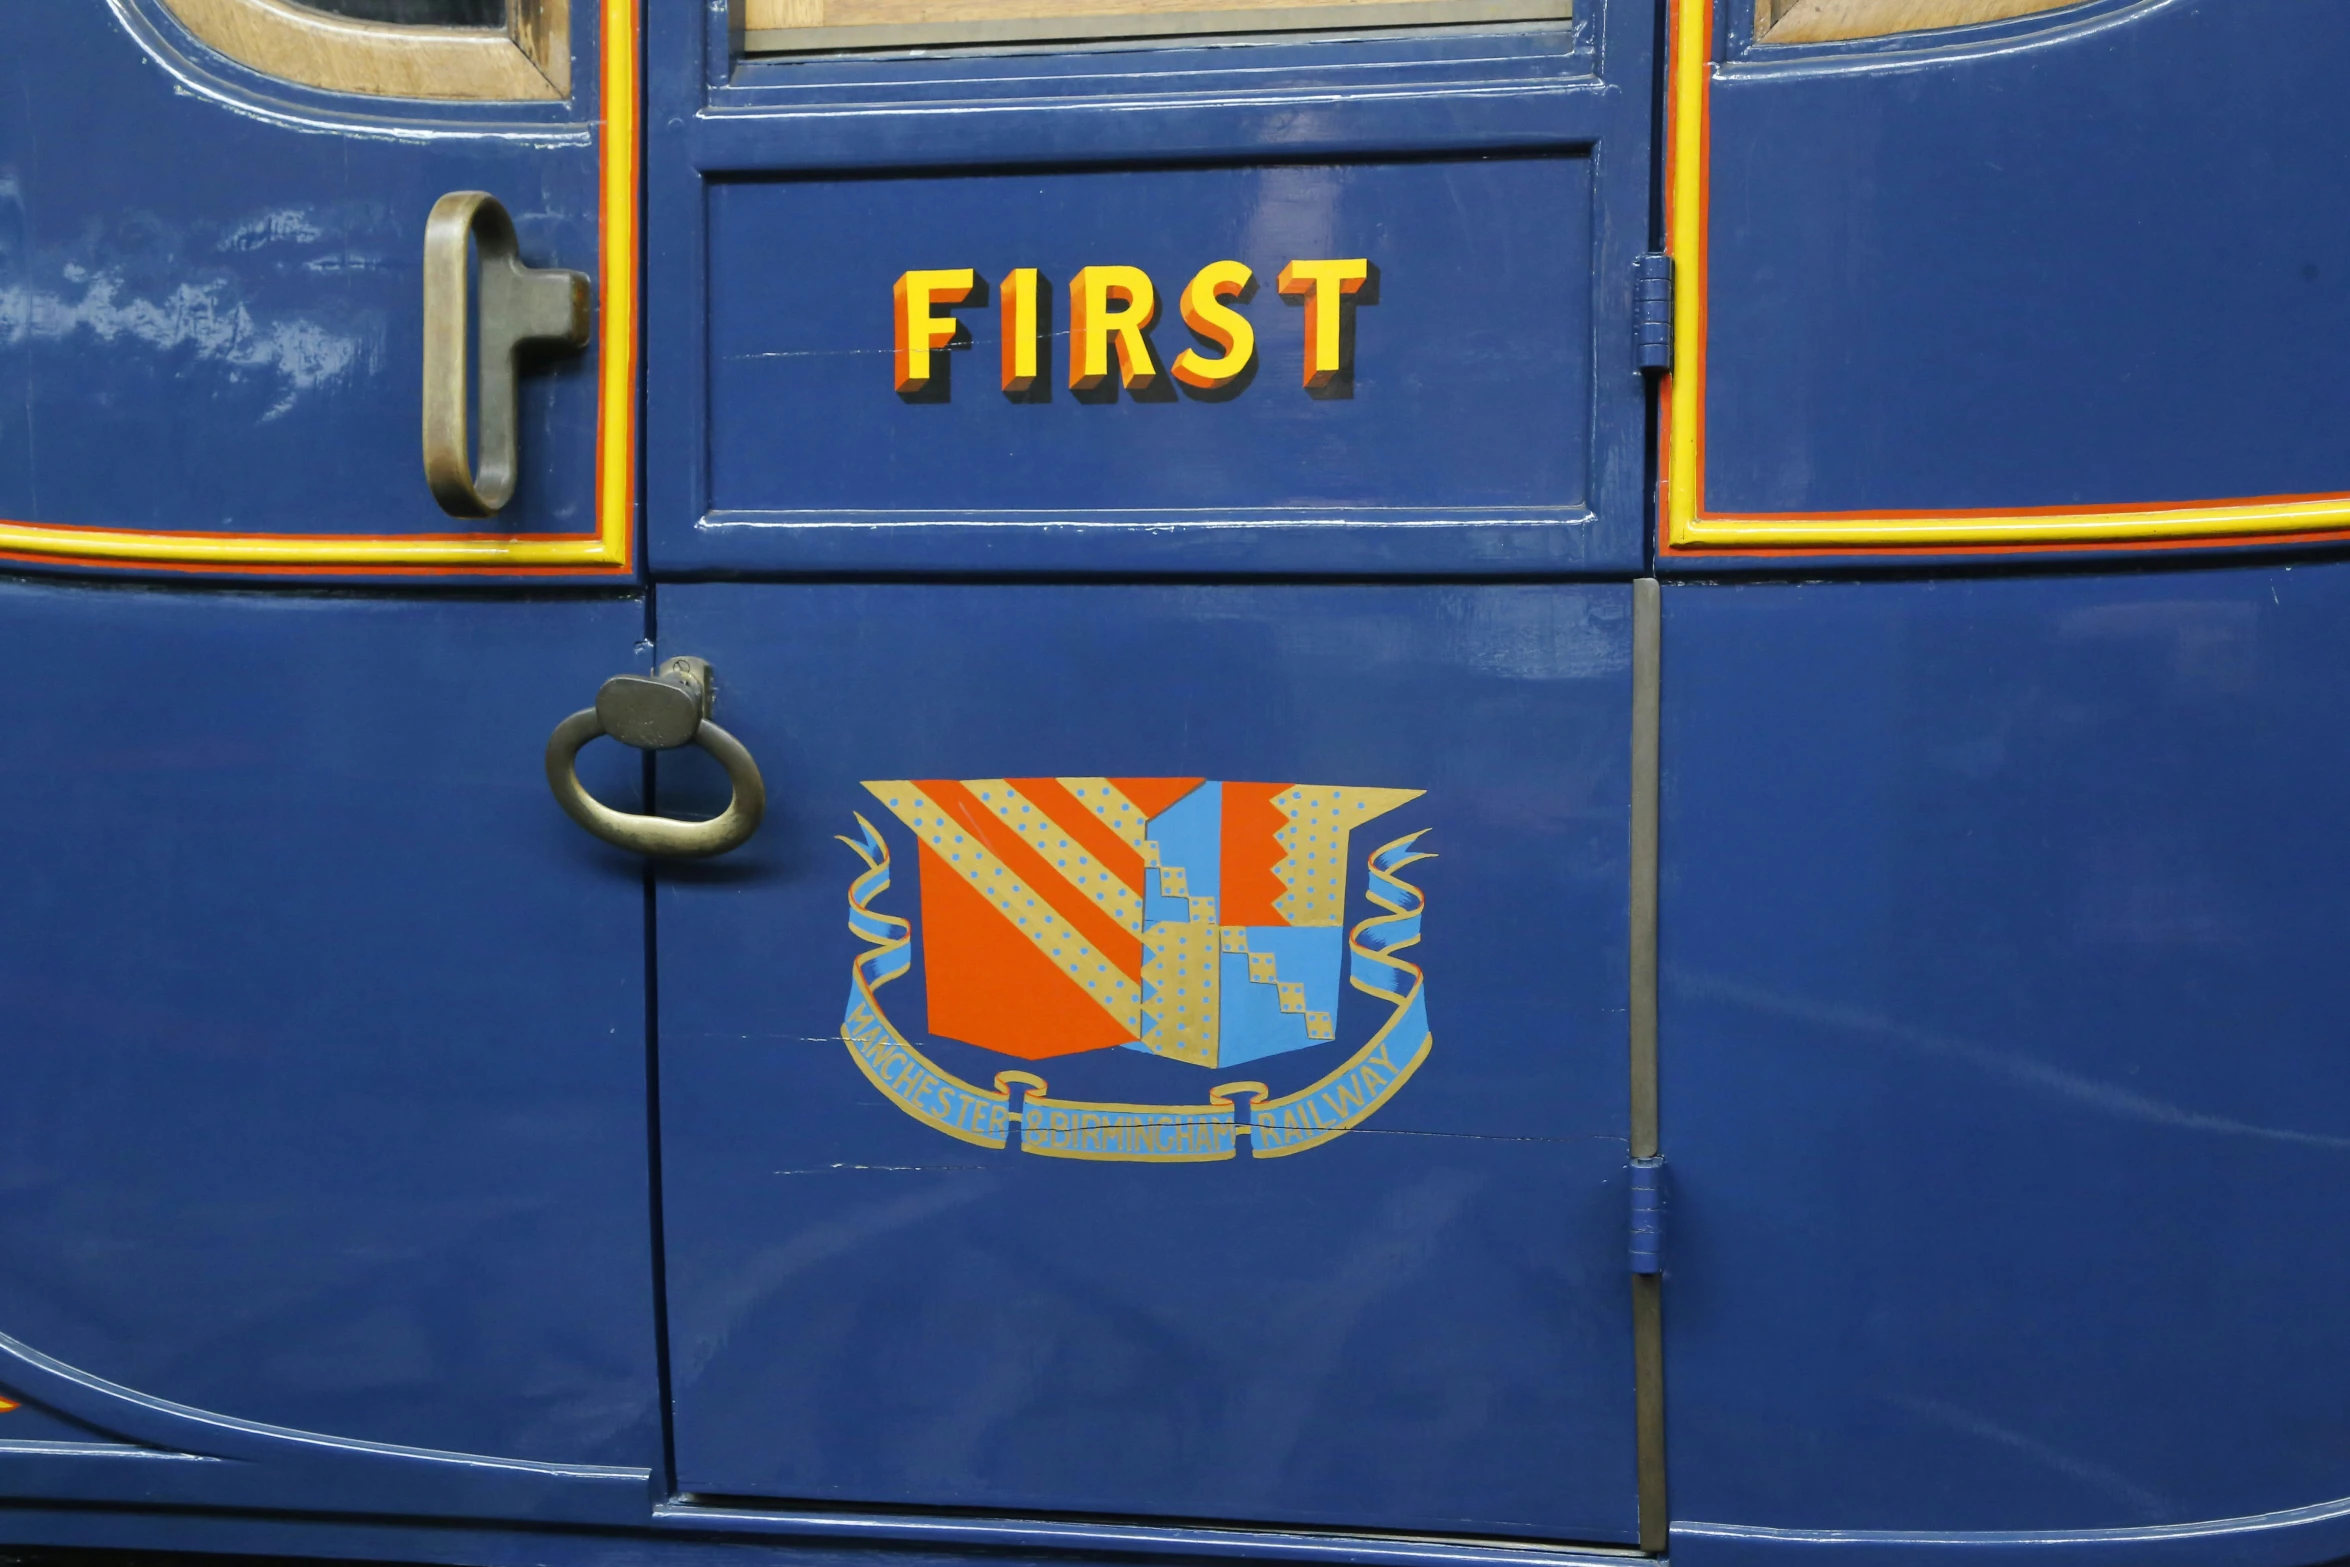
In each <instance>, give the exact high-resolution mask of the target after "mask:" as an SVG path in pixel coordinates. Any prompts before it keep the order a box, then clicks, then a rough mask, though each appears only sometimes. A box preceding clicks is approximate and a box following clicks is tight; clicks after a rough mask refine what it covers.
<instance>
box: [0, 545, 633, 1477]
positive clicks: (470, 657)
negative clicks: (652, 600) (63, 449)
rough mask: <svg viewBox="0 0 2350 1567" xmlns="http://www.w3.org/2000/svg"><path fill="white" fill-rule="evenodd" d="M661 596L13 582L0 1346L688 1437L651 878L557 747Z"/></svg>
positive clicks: (590, 1442) (613, 1454)
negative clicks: (663, 1361)
mask: <svg viewBox="0 0 2350 1567" xmlns="http://www.w3.org/2000/svg"><path fill="white" fill-rule="evenodd" d="M641 620H642V606H641V604H638V603H636V602H632V601H627V600H617V599H615V600H589V601H580V602H573V603H537V604H529V603H510V604H483V603H479V602H464V601H460V602H451V603H434V602H429V601H422V600H406V601H401V600H353V599H329V598H309V597H293V596H255V595H227V596H222V595H215V594H209V593H185V592H152V591H141V590H120V589H117V590H103V589H90V588H86V587H74V586H49V587H27V586H16V587H8V588H0V624H5V625H6V626H7V628H8V631H9V635H10V637H11V639H12V640H13V641H14V642H15V643H16V645H17V646H18V647H20V648H21V649H23V650H25V651H26V653H27V654H28V655H30V656H31V657H32V658H33V659H34V660H35V667H37V668H38V670H40V671H41V674H40V676H39V678H35V679H28V680H26V681H24V682H22V683H20V687H19V690H18V692H17V694H16V696H15V698H14V699H13V701H12V703H11V709H10V730H9V733H10V740H9V744H8V747H7V750H6V753H5V760H4V761H0V864H4V865H5V866H6V867H7V872H6V885H7V889H8V891H7V895H6V896H5V897H0V1039H4V1040H6V1042H7V1044H6V1051H5V1054H6V1058H7V1061H8V1068H9V1069H8V1087H7V1092H6V1093H5V1094H4V1095H0V1118H4V1121H5V1132H4V1133H0V1172H5V1173H4V1174H0V1253H4V1254H5V1256H6V1258H7V1266H6V1267H5V1268H0V1332H5V1333H6V1334H7V1335H8V1336H9V1337H10V1338H12V1339H14V1340H16V1341H19V1342H20V1343H22V1344H25V1345H29V1346H30V1347H31V1348H32V1349H34V1350H37V1351H39V1352H41V1353H43V1354H46V1355H50V1356H55V1357H56V1358H57V1359H59V1360H61V1361H63V1362H66V1363H67V1364H68V1365H69V1366H71V1367H73V1368H75V1369H77V1370H79V1371H81V1372H85V1373H89V1374H91V1375H94V1376H98V1377H102V1378H105V1379H107V1380H109V1381H111V1382H115V1383H119V1384H124V1385H127V1386H128V1387H130V1388H132V1389H135V1390H136V1391H137V1392H138V1393H139V1394H142V1395H147V1396H149V1397H152V1398H160V1399H168V1400H171V1401H174V1402H176V1403H179V1404H184V1405H192V1406H195V1407H196V1408H197V1409H202V1410H209V1411H215V1412H218V1413H220V1414H223V1415H227V1416H232V1417H239V1418H242V1419H244V1420H249V1421H259V1422H264V1423H268V1424H272V1425H279V1426H290V1427H296V1428H300V1429H303V1430H308V1431H315V1432H321V1433H326V1434H327V1435H329V1436H330V1437H336V1438H352V1439H359V1440H366V1441H374V1442H387V1443H398V1444H404V1445H408V1446H413V1447H423V1448H434V1449H452V1450H456V1451H460V1452H468V1453H481V1454H490V1455H495V1456H498V1457H504V1458H520V1459H530V1460H544V1461H555V1462H562V1463H572V1464H577V1463H582V1462H585V1463H600V1464H619V1465H633V1466H636V1467H638V1468H639V1469H642V1468H644V1467H647V1466H649V1465H651V1464H652V1463H654V1462H655V1461H656V1460H657V1459H658V1457H659V1454H660V1439H661V1433H660V1423H659V1412H658V1409H657V1406H656V1400H655V1392H656V1384H655V1380H654V1334H653V1327H652V1297H651V1285H652V1261H653V1259H652V1249H651V1240H650V1236H649V1234H648V1225H649V1211H648V1205H647V1203H646V1201H645V1196H644V1192H645V1183H646V1180H647V1177H648V1171H647V1166H646V1155H645V1119H646V1109H645V1097H644V1096H645V1078H644V1063H643V1054H642V1039H643V1032H642V1031H643V1015H644V990H643V983H642V978H641V975H642V968H643V940H644V931H643V915H642V896H641V882H640V875H639V872H638V868H637V867H636V866H635V865H634V864H633V863H631V862H630V861H629V860H628V859H626V858H625V857H623V856H621V855H619V854H618V853H616V852H614V851H610V850H607V849H605V848H603V847H602V846H601V845H599V844H596V843H594V842H593V841H591V840H589V839H587V838H586V837H584V836H583V835H581V834H579V833H578V832H577V831H575V830H574V829H572V828H571V827H570V825H569V824H568V823H567V822H565V821H564V820H563V819H562V818H561V817H560V816H552V817H550V816H549V815H548V814H547V810H546V806H547V801H546V799H545V796H544V792H543V791H544V788H545V785H544V782H543V781H542V780H541V779H540V778H539V777H538V769H537V762H538V754H537V753H538V749H539V746H540V745H541V744H542V743H543V742H542V741H541V739H540V737H539V732H540V731H541V730H542V729H544V728H545V727H546V726H547V724H548V722H549V721H550V719H551V718H552V717H559V716H560V715H561V713H562V712H563V711H564V710H566V708H567V707H568V706H569V705H570V704H571V703H573V702H574V701H576V699H577V693H578V692H580V691H582V690H591V691H592V690H593V689H594V685H595V682H596V680H597V679H598V678H600V677H601V675H602V674H603V673H604V672H606V671H607V670H608V669H610V668H614V667H619V666H620V665H621V664H622V663H623V662H624V661H625V660H626V659H627V658H628V657H629V648H630V644H631V643H632V642H633V641H634V640H635V638H636V636H637V633H638V629H639V627H640V625H641ZM486 669H494V670H495V671H496V678H495V679H486V678H484V671H485V670H486ZM606 749H616V748H609V747H607V748H606ZM591 759H593V760H602V759H597V758H591ZM612 760H614V761H618V762H619V765H618V766H604V767H601V768H599V772H598V775H599V783H600V786H601V787H603V788H604V789H606V790H607V791H608V792H610V793H611V794H612V795H613V796H614V797H615V798H623V797H625V796H626V795H627V794H628V793H629V792H630V791H629V786H630V784H631V783H632V782H633V774H634V772H635V769H634V768H633V767H631V766H628V765H627V764H626V762H625V760H624V759H621V758H614V759H612ZM0 1389H4V1390H6V1391H7V1392H9V1393H11V1394H13V1395H14V1396H16V1397H19V1398H29V1399H33V1400H35V1401H37V1402H42V1403H49V1404H52V1406H53V1407H54V1400H53V1399H52V1398H51V1397H50V1396H49V1395H48V1393H47V1391H46V1389H45V1388H44V1389H42V1390H35V1389H33V1388H31V1387H28V1386H27V1385H26V1380H25V1378H23V1377H22V1376H19V1375H16V1374H14V1373H12V1372H11V1371H9V1370H8V1369H6V1367H5V1366H4V1365H0ZM68 1413H71V1414H75V1415H78V1416H79V1418H81V1419H82V1420H84V1421H87V1422H95V1423H97V1424H99V1425H102V1426H105V1427H107V1428H108V1429H111V1430H123V1429H125V1427H124V1426H123V1425H122V1424H121V1421H122V1420H123V1419H126V1418H128V1419H134V1421H135V1420H136V1418H137V1416H136V1413H135V1412H133V1414H131V1415H125V1414H124V1413H123V1412H122V1411H121V1410H119V1409H116V1408H115V1407H114V1406H113V1405H112V1404H110V1403H109V1402H107V1401H105V1400H97V1401H92V1402H86V1403H79V1404H77V1405H76V1406H75V1407H74V1408H73V1409H70V1410H68ZM14 1419H15V1416H13V1415H0V1422H5V1421H13V1420H14ZM129 1429H130V1430H131V1431H132V1432H133V1434H134V1437H135V1439H137V1440H142V1441H148V1442H161V1443H164V1444H165V1445H175V1444H174V1442H173V1438H172V1436H171V1435H169V1434H168V1433H167V1432H165V1431H162V1430H147V1429H143V1428H141V1427H140V1426H138V1425H137V1424H135V1423H134V1424H133V1425H132V1426H131V1427H130V1428H129ZM17 1434H18V1433H17V1432H16V1431H15V1430H14V1429H13V1428H10V1429H8V1430H7V1431H5V1432H4V1433H0V1435H5V1436H7V1437H14V1436H16V1435H17ZM37 1434H38V1433H36V1432H34V1431H31V1430H27V1431H26V1432H25V1433H24V1435H26V1436H34V1435H37ZM199 1450H201V1449H199ZM37 1456H38V1455H28V1454H25V1453H21V1452H5V1453H0V1488H5V1489H6V1490H7V1491H8V1492H9V1494H11V1495H25V1494H34V1495H39V1494H44V1492H46V1491H47V1486H46V1484H45V1483H41V1482H28V1481H26V1480H24V1479H22V1478H13V1477H14V1476H15V1471H16V1469H18V1468H21V1467H22V1466H23V1465H24V1464H26V1463H27V1462H30V1461H31V1459H32V1458H34V1457H37ZM238 1467H243V1466H238ZM123 1468H124V1466H122V1465H120V1464H116V1465H113V1466H111V1468H110V1469H109V1470H108V1472H109V1473H112V1472H114V1471H117V1470H121V1469H123ZM125 1483H126V1484H129V1483H130V1482H129V1481H127V1480H126V1481H125ZM138 1484H139V1485H142V1486H143V1485H144V1484H145V1482H144V1481H141V1482H138ZM199 1490H200V1491H202V1490H203V1488H201V1487H199ZM50 1494H54V1493H50ZM68 1494H87V1493H86V1491H84V1492H69V1493H68ZM116 1494H121V1495H124V1499H129V1497H130V1496H131V1495H138V1494H144V1492H143V1491H140V1490H138V1489H135V1488H134V1489H133V1490H132V1491H130V1492H128V1493H121V1492H118V1493H116ZM204 1494H211V1493H209V1492H205V1493H204ZM246 1494H247V1495H249V1493H246ZM366 1494H367V1493H365V1492H364V1491H362V1492H359V1493H357V1494H354V1495H349V1496H346V1498H345V1499H344V1505H356V1504H357V1503H358V1502H360V1501H361V1500H362V1499H363V1498H364V1496H365V1495H366ZM301 1495H302V1492H301V1489H300V1488H298V1487H289V1488H281V1491H280V1492H279V1501H280V1502H281V1504H283V1503H293V1502H297V1501H299V1500H300V1499H301ZM184 1499H187V1500H196V1499H199V1498H198V1497H197V1496H188V1497H185V1498H184ZM224 1499H226V1498H224Z"/></svg>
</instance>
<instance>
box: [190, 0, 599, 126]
mask: <svg viewBox="0 0 2350 1567" xmlns="http://www.w3.org/2000/svg"><path fill="white" fill-rule="evenodd" d="M163 4H164V6H165V8H166V9H168V10H169V11H170V12H171V14H172V15H173V16H175V17H177V18H178V19H179V22H180V25H181V26H183V27H185V28H186V29H187V30H188V31H189V32H191V33H194V34H195V35H196V36H197V37H198V38H200V39H202V40H203V41H204V42H205V43H206V44H208V45H210V46H211V47H212V48H214V49H217V50H219V51H220V52H221V53H222V54H225V55H227V56H228V57H229V58H230V59H232V60H236V61H239V62H241V63H242V64H245V65H249V66H251V67H252V68H253V69H254V70H256V71H261V72H265V73H266V74H268V75H271V76H275V77H280V78H282V79H284V80H286V81H290V82H300V83H301V84H302V85H303V86H305V87H318V88H323V89H325V90H326V91H328V92H346V93H365V94H368V95H370V96H372V97H379V98H437V99H458V100H467V101H473V102H484V101H500V102H528V101H533V100H536V101H546V100H550V99H563V98H568V97H570V96H571V0H508V3H507V8H506V27H505V30H504V31H503V32H500V31H498V30H496V29H494V28H486V27H408V26H402V25H400V24H398V23H393V22H362V21H358V20H356V19H354V18H351V17H346V16H330V15H328V14H327V13H326V12H324V11H313V10H311V9H309V8H308V7H306V6H300V5H294V4H291V3H289V0H163Z"/></svg>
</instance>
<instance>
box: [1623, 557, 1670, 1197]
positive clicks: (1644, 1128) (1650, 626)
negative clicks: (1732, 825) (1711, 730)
mask: <svg viewBox="0 0 2350 1567" xmlns="http://www.w3.org/2000/svg"><path fill="white" fill-rule="evenodd" d="M1659 598H1660V594H1659V592H1658V589H1657V581H1656V579H1655V578H1654V577H1642V578H1640V579H1638V580H1637V581H1635V582H1634V583H1633V584H1632V907H1631V919H1632V928H1631V947H1632V971H1631V975H1630V979H1631V1028H1632V1157H1633V1158H1635V1159H1653V1158H1655V1157H1656V1156H1657V1126H1656V813H1657V708H1658V695H1659V690H1660V687H1659V684H1658V675H1659V672H1660V671H1659V664H1660V654H1661V652H1662V645H1663V638H1662V636H1661V635H1660V634H1659V633H1660V631H1661V629H1662V627H1661V625H1660V622H1661V620H1662V612H1661V610H1662V607H1661V605H1660V603H1659Z"/></svg>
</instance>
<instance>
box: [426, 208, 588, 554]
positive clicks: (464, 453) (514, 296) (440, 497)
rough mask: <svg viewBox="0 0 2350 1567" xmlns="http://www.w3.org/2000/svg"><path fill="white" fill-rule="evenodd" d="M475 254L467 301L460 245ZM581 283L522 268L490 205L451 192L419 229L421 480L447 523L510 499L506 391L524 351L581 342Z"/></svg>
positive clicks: (511, 430) (505, 226)
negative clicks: (471, 414) (475, 344)
mask: <svg viewBox="0 0 2350 1567" xmlns="http://www.w3.org/2000/svg"><path fill="white" fill-rule="evenodd" d="M469 240H470V241H471V248H472V249H473V250H474V251H477V252H478V253H479V254H480V258H481V297H480V300H479V301H478V303H476V302H475V301H474V300H473V299H472V298H471V295H472V294H473V287H474V285H473V276H472V273H473V269H472V267H471V265H470V264H469V258H468V256H467V253H466V252H467V242H468V241H469ZM592 299H593V295H592V292H591V285H590V284H589V282H588V278H587V274H586V273H584V272H565V271H562V270H560V269H559V268H554V267H546V268H540V267H526V266H524V265H523V264H522V256H521V253H520V251H519V250H518V249H517V247H516V245H515V241H514V220H513V219H512V218H510V217H508V216H507V215H506V209H505V208H504V207H503V206H501V205H499V203H498V199H497V198H496V197H495V196H492V195H489V194H488V193H486V192H484V191H478V190H457V191H451V192H450V193H449V194H448V195H446V196H443V197H442V198H441V199H440V200H438V201H436V202H434V203H433V204H432V216H430V217H429V218H427V219H425V222H424V480H425V483H427V484H429V485H431V486H432V498H433V499H434V500H436V501H439V502H440V503H441V510H443V511H445V512H447V513H448V514H449V515H450V516H452V517H489V516H494V515H496V513H497V511H498V509H499V508H500V507H502V506H504V505H505V504H506V503H507V502H508V501H510V500H512V499H513V498H514V479H515V474H516V471H517V469H518V467H519V460H518V458H517V457H516V455H515V423H516V419H515V408H514V396H515V394H514V381H515V377H516V376H517V375H518V374H519V373H520V366H519V363H518V361H519V359H520V357H521V354H522V351H523V350H524V349H526V348H539V349H561V350H566V351H568V350H572V349H577V348H579V347H581V346H583V345H584V344H585V343H586V342H587V340H588V311H589V306H590V304H591V301H592ZM469 315H475V316H478V317H479V335H480V347H481V390H480V392H479V393H478V399H479V402H480V405H481V474H480V476H479V477H478V478H477V477H475V475H474V472H473V467H472V463H471V459H470V458H469V456H468V449H469V446H470V442H469V440H468V438H467V436H468V432H467V427H466V417H465V402H466V387H465V383H466V380H467V373H466V372H467V367H468V361H469V360H470V359H471V358H472V357H473V356H472V354H471V353H470V352H469V349H470V347H471V345H470V344H469V343H468V342H467V340H466V339H467V332H466V318H467V317H468V316H469Z"/></svg>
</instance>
